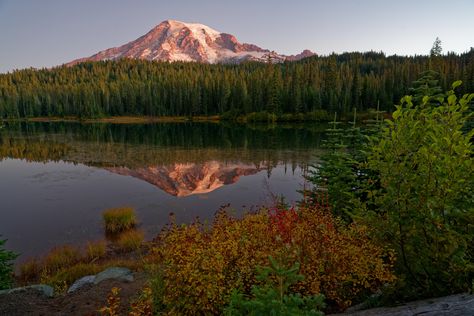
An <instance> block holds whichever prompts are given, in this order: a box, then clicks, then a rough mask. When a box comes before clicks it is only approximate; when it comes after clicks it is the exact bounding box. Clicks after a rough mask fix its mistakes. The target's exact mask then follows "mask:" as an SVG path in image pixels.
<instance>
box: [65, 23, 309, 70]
mask: <svg viewBox="0 0 474 316" xmlns="http://www.w3.org/2000/svg"><path fill="white" fill-rule="evenodd" d="M312 55H315V54H314V53H313V52H311V51H309V50H305V51H303V52H302V53H301V54H298V55H292V56H285V55H280V54H277V53H275V52H273V51H269V50H268V49H263V48H260V47H258V46H257V45H253V44H245V43H243V44H242V43H240V42H239V41H238V40H237V39H236V38H235V36H233V35H231V34H227V33H221V32H219V31H216V30H214V29H212V28H210V27H208V26H206V25H203V24H198V23H184V22H180V21H175V20H166V21H163V22H161V23H160V24H159V25H157V26H156V27H154V28H153V29H152V30H151V31H149V32H148V33H147V34H145V35H144V36H142V37H140V38H138V39H136V40H134V41H132V42H129V43H127V44H125V45H122V46H119V47H114V48H109V49H106V50H104V51H101V52H99V53H97V54H95V55H92V56H90V57H86V58H81V59H77V60H74V61H72V62H70V63H69V64H68V65H74V64H77V63H80V62H84V61H100V60H116V59H120V58H136V59H146V60H160V61H193V62H201V63H211V64H213V63H239V62H242V61H247V60H254V61H261V62H268V61H271V62H283V61H285V60H299V59H301V58H304V57H309V56H312Z"/></svg>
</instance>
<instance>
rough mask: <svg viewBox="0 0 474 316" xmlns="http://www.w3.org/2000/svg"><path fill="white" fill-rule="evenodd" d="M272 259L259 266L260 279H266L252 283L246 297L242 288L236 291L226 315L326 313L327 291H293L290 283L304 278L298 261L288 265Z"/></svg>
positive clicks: (305, 315) (315, 314) (292, 283)
mask: <svg viewBox="0 0 474 316" xmlns="http://www.w3.org/2000/svg"><path fill="white" fill-rule="evenodd" d="M269 261H270V265H269V266H267V267H263V268H261V267H260V268H258V269H259V274H258V276H257V280H258V281H260V282H262V283H261V284H259V285H254V286H253V287H252V296H251V297H246V296H245V295H244V294H243V293H240V292H239V291H234V292H232V296H231V299H230V304H229V306H228V307H227V308H226V309H225V310H224V315H227V316H245V315H251V316H252V315H255V316H256V315H275V316H279V315H281V316H283V315H295V316H298V315H301V316H303V315H304V316H310V315H311V316H322V315H324V314H323V313H322V312H321V309H323V308H324V307H325V304H324V296H323V295H313V296H301V295H300V294H299V293H291V290H290V286H292V285H294V284H296V283H297V282H299V281H302V280H303V279H304V276H303V275H301V274H299V273H298V272H299V269H300V265H299V263H298V262H296V263H295V264H294V265H293V266H292V267H289V268H287V267H286V266H285V265H284V264H282V263H280V262H277V261H276V260H275V259H274V258H273V257H271V256H270V257H269Z"/></svg>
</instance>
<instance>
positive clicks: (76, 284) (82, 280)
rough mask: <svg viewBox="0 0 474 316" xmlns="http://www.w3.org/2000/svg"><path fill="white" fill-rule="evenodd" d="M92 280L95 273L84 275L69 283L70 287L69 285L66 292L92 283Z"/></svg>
mask: <svg viewBox="0 0 474 316" xmlns="http://www.w3.org/2000/svg"><path fill="white" fill-rule="evenodd" d="M94 280H95V275H86V276H85V277H82V278H80V279H78V280H76V281H74V283H73V284H72V285H71V287H69V289H68V290H67V292H68V293H72V292H75V291H77V290H79V289H80V288H81V287H83V286H84V285H86V284H93V283H94Z"/></svg>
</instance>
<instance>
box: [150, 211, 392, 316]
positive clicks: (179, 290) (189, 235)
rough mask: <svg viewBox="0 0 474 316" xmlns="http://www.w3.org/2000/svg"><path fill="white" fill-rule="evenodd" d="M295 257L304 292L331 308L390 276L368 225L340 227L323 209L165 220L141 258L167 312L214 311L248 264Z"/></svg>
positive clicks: (242, 279)
mask: <svg viewBox="0 0 474 316" xmlns="http://www.w3.org/2000/svg"><path fill="white" fill-rule="evenodd" d="M269 256H273V257H284V258H286V259H285V260H287V261H288V262H295V261H298V262H299V263H300V269H301V271H300V273H301V274H303V275H304V276H305V279H304V280H303V281H301V282H299V283H297V284H296V285H295V286H294V289H293V290H294V291H296V292H299V293H301V294H304V295H315V294H319V293H322V294H324V295H325V296H326V298H327V300H328V303H329V304H330V305H332V306H333V307H334V308H336V309H340V310H342V309H344V308H346V307H347V306H348V305H350V303H351V301H352V300H353V299H354V298H357V297H358V295H360V294H361V293H364V292H368V291H374V290H376V289H377V288H379V287H380V286H381V285H382V284H384V283H388V282H391V281H393V280H394V277H393V275H392V272H391V268H392V261H393V256H392V254H391V252H388V251H386V250H385V249H383V248H381V247H379V246H377V245H375V244H374V243H373V242H371V240H370V239H369V237H368V228H367V227H364V226H358V225H356V224H353V225H351V226H349V227H346V226H344V225H343V224H342V223H340V222H339V221H338V220H335V219H334V218H333V215H332V214H331V212H330V211H329V210H327V209H323V208H322V209H319V208H313V209H311V208H301V209H299V210H298V211H296V210H294V209H290V210H274V211H272V212H269V211H268V210H261V211H260V212H258V213H256V214H248V215H246V216H244V217H243V218H242V219H235V218H232V217H230V216H229V215H227V214H226V213H224V212H220V213H218V214H217V215H216V217H215V220H214V223H213V225H212V227H211V228H205V227H204V226H203V225H201V224H199V223H195V224H191V225H187V226H186V225H183V226H176V225H171V226H170V227H169V228H168V229H166V230H164V231H163V232H162V233H161V235H160V236H159V238H158V240H157V244H156V246H155V247H154V248H153V249H152V252H151V254H150V256H149V258H148V263H149V264H151V265H154V266H155V268H156V270H158V271H160V278H162V280H163V294H162V296H163V297H162V298H161V301H162V303H163V305H164V306H166V308H167V312H168V313H169V314H186V315H198V314H219V313H220V312H221V311H222V309H223V308H224V307H225V306H226V305H227V304H228V301H229V297H230V294H231V291H232V290H233V289H236V288H239V289H241V290H242V291H243V292H244V293H247V294H250V289H251V287H252V285H255V284H257V280H256V267H257V266H264V265H267V264H268V257H269Z"/></svg>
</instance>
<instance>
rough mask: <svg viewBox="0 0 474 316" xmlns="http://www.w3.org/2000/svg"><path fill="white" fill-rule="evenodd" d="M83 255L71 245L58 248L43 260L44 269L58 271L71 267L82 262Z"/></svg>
mask: <svg viewBox="0 0 474 316" xmlns="http://www.w3.org/2000/svg"><path fill="white" fill-rule="evenodd" d="M81 259H82V255H81V252H80V250H79V249H78V248H76V247H74V246H70V245H65V246H61V247H56V248H54V249H53V250H51V251H50V252H49V253H48V254H47V255H46V257H45V258H44V260H43V263H42V265H43V269H46V270H48V271H57V270H59V269H61V268H62V267H66V266H71V265H73V264H75V263H77V262H79V261H81Z"/></svg>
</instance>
